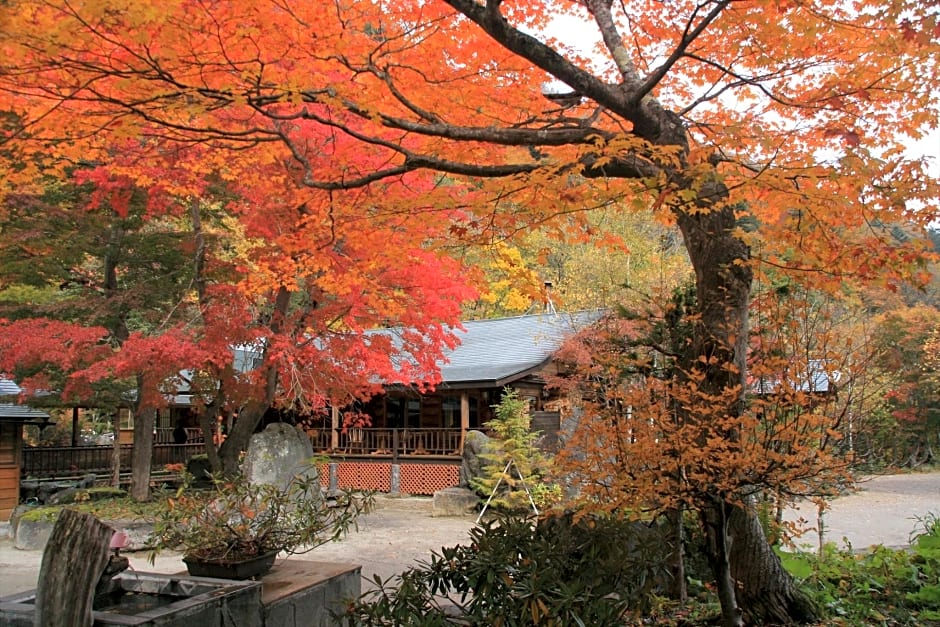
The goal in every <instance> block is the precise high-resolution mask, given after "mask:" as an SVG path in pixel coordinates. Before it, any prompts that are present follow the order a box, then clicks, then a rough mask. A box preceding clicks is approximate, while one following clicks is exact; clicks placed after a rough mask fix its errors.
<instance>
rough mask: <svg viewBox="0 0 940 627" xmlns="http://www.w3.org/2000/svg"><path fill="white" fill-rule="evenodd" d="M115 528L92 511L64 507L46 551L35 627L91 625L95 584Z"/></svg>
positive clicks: (43, 558)
mask: <svg viewBox="0 0 940 627" xmlns="http://www.w3.org/2000/svg"><path fill="white" fill-rule="evenodd" d="M113 534H114V530H113V529H112V528H111V527H109V526H108V525H106V524H104V523H103V522H101V521H100V520H98V519H97V518H95V517H94V516H92V515H91V514H83V513H80V512H76V511H74V510H70V509H63V510H62V512H61V513H60V514H59V519H58V520H57V521H56V524H55V527H53V528H52V534H51V535H50V536H49V542H48V544H46V549H45V551H43V554H42V566H41V567H40V569H39V583H38V584H37V586H36V612H35V615H34V619H33V625H35V627H86V626H87V627H90V626H91V624H92V623H93V622H94V619H93V617H92V614H91V610H92V607H91V606H92V602H93V601H94V595H95V586H96V585H97V583H98V579H99V578H100V577H101V573H102V572H104V569H105V566H106V565H107V563H108V553H109V550H110V544H111V536H112V535H113Z"/></svg>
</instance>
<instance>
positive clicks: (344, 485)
mask: <svg viewBox="0 0 940 627" xmlns="http://www.w3.org/2000/svg"><path fill="white" fill-rule="evenodd" d="M338 475H339V477H338V478H339V487H340V489H350V488H355V489H359V490H376V491H378V492H388V491H390V490H391V489H392V465H391V464H375V463H368V462H340V464H339V469H338Z"/></svg>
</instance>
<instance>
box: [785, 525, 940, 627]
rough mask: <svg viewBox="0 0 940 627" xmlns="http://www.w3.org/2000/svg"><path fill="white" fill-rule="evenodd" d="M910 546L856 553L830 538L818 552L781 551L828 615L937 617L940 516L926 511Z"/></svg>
mask: <svg viewBox="0 0 940 627" xmlns="http://www.w3.org/2000/svg"><path fill="white" fill-rule="evenodd" d="M920 522H921V526H922V530H920V531H919V532H917V533H916V534H915V535H914V536H913V537H912V541H911V547H910V550H896V549H890V548H887V547H884V546H876V547H874V548H873V549H872V550H871V551H866V552H862V553H858V552H855V551H853V550H852V547H851V546H848V547H846V548H844V549H839V548H836V547H835V546H834V545H833V544H827V545H826V546H824V547H823V550H822V553H821V554H819V555H816V554H809V553H781V554H780V557H781V560H782V562H783V564H784V566H785V567H786V568H787V570H788V571H789V572H790V573H791V574H792V575H793V576H794V577H796V578H797V579H799V580H800V581H802V583H803V585H804V587H805V588H806V589H807V590H808V591H809V592H810V593H811V594H812V595H813V597H814V600H815V601H816V602H817V604H818V605H819V606H820V607H824V608H826V610H827V612H828V613H829V615H830V620H831V621H833V622H835V621H838V624H843V625H925V624H934V622H935V621H940V518H938V517H937V516H935V515H928V516H927V517H925V518H924V519H922V520H921V521H920Z"/></svg>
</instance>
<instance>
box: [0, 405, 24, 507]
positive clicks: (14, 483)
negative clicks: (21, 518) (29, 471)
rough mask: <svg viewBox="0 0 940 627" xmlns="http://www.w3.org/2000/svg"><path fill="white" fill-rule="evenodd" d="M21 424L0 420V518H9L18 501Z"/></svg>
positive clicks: (21, 441) (21, 442)
mask: <svg viewBox="0 0 940 627" xmlns="http://www.w3.org/2000/svg"><path fill="white" fill-rule="evenodd" d="M22 445H23V425H21V424H19V423H12V422H0V520H9V519H10V514H11V513H12V512H13V508H14V507H16V505H17V503H19V501H20V456H21V447H22Z"/></svg>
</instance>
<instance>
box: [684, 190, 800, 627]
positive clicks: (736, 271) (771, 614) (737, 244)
mask: <svg viewBox="0 0 940 627" xmlns="http://www.w3.org/2000/svg"><path fill="white" fill-rule="evenodd" d="M696 191H697V193H698V197H697V200H696V206H695V209H694V210H690V211H689V210H681V209H680V210H677V211H676V218H677V222H678V225H679V228H680V229H681V231H682V234H683V237H684V238H685V245H686V248H687V250H688V251H689V257H690V259H691V261H692V265H693V267H694V269H695V285H696V297H697V306H698V313H699V316H700V318H699V320H698V321H697V322H696V324H695V327H694V334H693V341H692V345H691V346H690V347H689V352H688V355H687V357H686V361H687V364H686V367H691V365H692V364H695V367H698V368H705V370H706V372H705V375H706V376H705V380H704V382H703V383H702V385H703V386H704V388H705V389H704V390H703V391H704V392H706V393H709V394H713V395H714V397H715V398H723V397H726V395H727V390H729V389H734V388H735V387H736V386H740V387H739V389H740V390H741V395H740V397H739V398H738V399H735V400H732V401H731V402H729V404H728V406H727V407H724V408H722V409H723V411H724V412H727V415H728V416H737V415H740V413H741V411H742V408H743V403H744V391H745V372H746V357H747V336H748V306H749V304H750V290H751V282H752V276H753V275H752V272H751V270H750V267H749V265H748V260H749V251H748V249H747V247H746V246H745V244H744V243H743V242H741V241H740V240H739V239H737V238H736V237H734V233H733V231H734V228H735V221H736V220H735V214H734V209H733V208H732V207H730V206H728V205H726V204H723V201H724V199H725V198H726V197H727V190H726V189H725V188H724V186H723V185H722V184H721V183H717V182H716V183H712V184H707V185H706V186H703V188H701V189H698V190H696ZM703 209H704V211H703ZM703 357H706V358H708V359H707V360H706V361H704V362H703V361H702V360H701V358H703ZM706 364H708V365H706ZM729 364H731V365H733V366H734V368H731V369H729V368H727V366H728V365H729ZM709 435H711V436H718V437H721V438H725V439H732V440H733V439H735V438H737V437H739V434H737V433H735V432H733V431H722V432H720V433H712V434H709ZM725 496H726V495H722V494H709V495H708V499H709V500H710V501H711V502H710V503H709V504H708V505H707V506H706V507H705V511H703V519H704V520H705V525H706V531H707V534H708V536H709V537H708V540H709V545H710V550H711V553H712V555H711V556H710V557H711V561H712V565H713V567H714V570H715V577H716V581H717V582H718V583H719V584H720V583H721V582H722V581H723V580H725V579H726V578H727V577H728V576H729V575H730V579H731V581H730V582H729V581H726V580H725V583H726V584H731V589H730V590H729V587H728V586H727V585H726V586H724V587H722V586H720V585H719V590H721V591H722V592H723V593H724V594H722V595H721V602H722V616H723V621H724V623H725V624H726V625H728V626H737V625H740V624H741V620H742V614H743V616H744V617H746V618H747V619H748V620H749V621H750V622H753V623H755V624H789V623H794V622H807V621H812V620H814V619H815V608H814V607H813V605H812V603H811V602H810V601H809V599H808V598H807V597H806V595H805V594H803V593H802V592H801V591H800V590H799V589H798V588H797V587H796V585H795V583H794V581H793V579H792V577H791V576H790V575H789V573H787V572H786V570H784V568H783V566H782V564H781V563H780V559H779V558H778V557H777V556H776V554H774V552H773V551H772V550H771V547H770V544H769V543H768V541H767V538H766V536H765V534H764V530H763V527H762V526H761V524H760V520H759V518H758V516H757V513H756V511H755V510H754V509H753V508H744V507H741V506H737V505H733V504H731V503H729V502H726V499H725ZM729 496H732V497H733V495H729ZM722 536H724V537H722ZM729 569H730V572H729ZM729 592H733V593H732V594H729Z"/></svg>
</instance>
